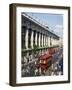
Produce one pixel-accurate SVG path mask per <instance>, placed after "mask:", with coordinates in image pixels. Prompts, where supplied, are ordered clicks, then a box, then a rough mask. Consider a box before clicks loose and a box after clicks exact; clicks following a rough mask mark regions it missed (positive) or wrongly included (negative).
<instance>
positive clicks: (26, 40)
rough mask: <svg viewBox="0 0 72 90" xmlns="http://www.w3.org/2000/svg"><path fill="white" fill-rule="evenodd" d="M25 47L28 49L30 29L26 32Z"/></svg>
mask: <svg viewBox="0 0 72 90" xmlns="http://www.w3.org/2000/svg"><path fill="white" fill-rule="evenodd" d="M25 42H26V43H25V44H26V45H25V46H26V48H27V49H28V29H27V30H26V37H25Z"/></svg>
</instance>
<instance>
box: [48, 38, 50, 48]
mask: <svg viewBox="0 0 72 90" xmlns="http://www.w3.org/2000/svg"><path fill="white" fill-rule="evenodd" d="M48 46H49V47H50V37H48Z"/></svg>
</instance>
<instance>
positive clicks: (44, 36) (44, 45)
mask: <svg viewBox="0 0 72 90" xmlns="http://www.w3.org/2000/svg"><path fill="white" fill-rule="evenodd" d="M44 46H45V35H44Z"/></svg>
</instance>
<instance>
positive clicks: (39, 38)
mask: <svg viewBox="0 0 72 90" xmlns="http://www.w3.org/2000/svg"><path fill="white" fill-rule="evenodd" d="M40 38H41V34H40V33H39V47H40Z"/></svg>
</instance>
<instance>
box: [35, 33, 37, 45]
mask: <svg viewBox="0 0 72 90" xmlns="http://www.w3.org/2000/svg"><path fill="white" fill-rule="evenodd" d="M35 34H36V35H35V45H37V32H36V33H35Z"/></svg>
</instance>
